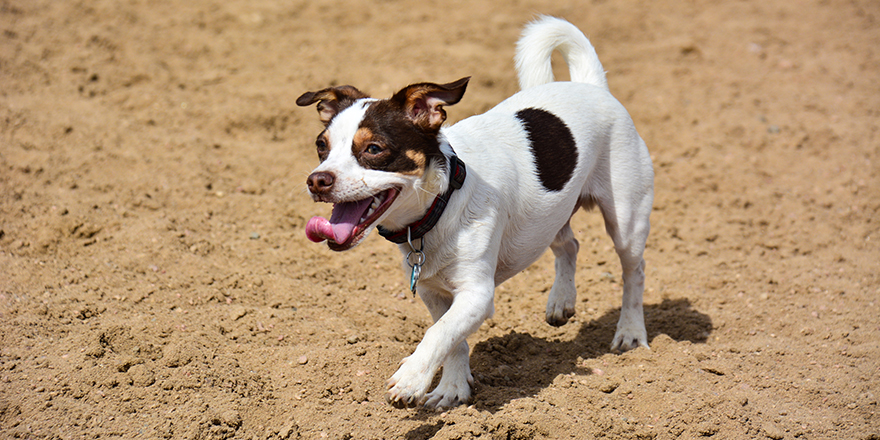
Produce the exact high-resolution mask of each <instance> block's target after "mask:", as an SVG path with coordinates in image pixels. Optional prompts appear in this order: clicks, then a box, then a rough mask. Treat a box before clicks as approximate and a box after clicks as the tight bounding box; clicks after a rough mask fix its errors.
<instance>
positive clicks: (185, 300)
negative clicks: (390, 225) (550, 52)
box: [0, 0, 880, 440]
mask: <svg viewBox="0 0 880 440" xmlns="http://www.w3.org/2000/svg"><path fill="white" fill-rule="evenodd" d="M502 3H503V2H493V1H489V0H466V1H459V0H452V1H448V2H429V3H425V4H422V3H414V2H404V1H400V0H384V1H376V2H367V1H365V0H348V1H341V0H335V1H330V0H328V1H285V2H272V1H262V2H261V1H245V0H229V1H220V0H191V1H145V0H121V1H110V0H96V1H92V0H89V1H52V0H0V31H2V35H0V438H26V439H40V438H51V439H56V438H57V439H74V438H89V439H91V438H175V439H177V438H184V439H226V438H235V439H294V438H302V439H320V438H329V439H391V438H403V439H410V440H412V439H469V438H492V439H531V438H535V439H561V438H577V439H591V438H614V439H617V438H623V439H635V438H638V439H645V438H648V439H650V438H656V439H673V438H699V437H709V438H718V439H760V438H770V439H795V438H803V439H860V440H868V439H874V440H876V439H878V438H880V416H878V415H877V414H876V412H877V410H878V404H877V401H878V397H880V318H878V317H880V128H878V127H880V124H878V121H880V5H878V3H877V2H876V1H873V0H853V1H844V0H805V1H790V0H742V1H731V2H713V1H704V0H691V1H675V0H661V1H655V2H642V1H638V0H595V1H592V2H586V1H569V0H552V1H551V0H523V1H515V2H508V3H510V4H508V5H504V4H502ZM539 13H544V14H552V15H557V16H561V17H564V18H566V19H568V20H569V21H571V22H572V23H574V24H576V25H577V26H578V27H580V28H581V29H583V30H584V31H585V33H586V34H587V35H588V36H589V37H590V38H591V40H592V42H593V43H594V45H595V46H596V48H597V51H598V53H599V56H600V58H601V59H602V61H603V63H604V66H605V68H606V70H607V71H608V80H609V83H610V87H611V90H612V92H613V93H614V95H615V96H616V97H617V98H618V99H619V100H620V101H621V102H623V104H624V105H625V106H626V107H627V108H628V109H629V111H630V113H631V114H632V116H633V119H634V120H635V122H636V126H637V128H638V129H639V131H640V133H641V134H642V137H643V138H644V139H645V141H646V142H647V144H648V146H649V149H650V150H651V152H652V156H653V159H654V166H655V169H656V173H657V175H656V202H655V207H654V212H653V214H652V226H653V228H652V231H651V237H650V239H649V242H648V250H647V254H646V260H647V262H648V281H647V283H646V284H647V290H646V293H645V312H646V324H647V327H648V336H649V341H650V343H651V349H650V350H647V349H643V348H640V349H636V350H634V351H631V352H627V353H624V354H615V353H610V352H609V349H608V347H609V345H610V342H611V337H612V335H613V332H614V326H615V323H616V319H617V316H618V314H619V305H620V289H621V286H620V281H619V280H620V268H619V263H618V262H617V259H616V256H615V254H614V252H613V249H612V246H611V241H610V239H609V238H608V237H607V236H606V235H605V233H604V229H603V226H602V223H601V218H600V216H599V215H598V214H597V213H595V212H594V213H582V214H578V215H577V216H575V219H574V222H573V227H574V229H575V235H576V237H577V238H578V240H580V242H581V253H580V270H579V272H578V275H577V285H578V289H579V291H580V295H579V299H578V305H577V307H578V308H577V314H576V316H575V317H574V319H573V321H572V322H570V323H569V324H568V325H566V326H564V327H561V328H554V327H551V326H549V325H547V324H546V323H545V322H544V319H543V317H544V307H545V301H546V294H547V292H548V290H549V288H550V284H551V282H552V276H553V262H552V256H551V255H549V254H548V255H545V256H544V257H542V259H540V260H539V261H538V262H537V263H536V264H534V265H533V266H532V267H530V268H529V269H527V270H526V271H525V272H524V273H522V274H521V275H519V276H517V277H515V278H514V279H512V280H510V281H508V282H507V283H506V284H504V285H502V286H500V287H499V288H498V289H497V293H496V314H495V317H494V318H493V319H491V320H490V321H488V322H487V323H486V324H484V325H483V326H482V327H481V328H480V329H479V331H478V332H477V333H476V334H474V335H473V336H472V337H471V338H470V339H469V341H470V344H471V347H472V367H473V371H474V376H475V377H476V382H477V383H476V390H475V398H474V400H473V402H472V405H470V406H461V407H458V408H454V409H450V410H447V411H442V412H435V411H427V410H401V409H395V408H392V407H391V406H389V405H387V404H385V402H384V398H383V396H384V391H385V385H384V384H385V380H386V379H387V378H388V377H389V376H390V375H391V374H392V373H393V372H394V370H395V369H396V366H397V363H398V361H399V360H400V359H401V358H403V357H404V356H406V355H407V354H409V353H410V352H411V351H412V350H413V349H414V348H415V346H416V344H417V343H418V341H419V340H420V338H421V336H422V335H423V333H424V331H425V330H426V329H427V328H428V327H429V325H430V323H431V319H430V316H429V315H428V312H427V310H426V309H425V308H424V306H423V305H422V304H421V303H420V302H419V301H418V300H415V299H413V298H412V296H411V295H408V294H406V292H405V290H406V287H408V286H404V276H403V274H402V273H401V272H400V270H399V261H400V254H399V253H398V251H397V249H396V248H395V246H393V245H391V244H389V243H387V242H385V241H384V240H382V239H381V238H380V237H378V235H376V234H373V236H372V237H370V238H369V239H368V240H366V241H365V242H364V243H363V244H362V245H361V246H359V247H358V248H356V249H355V250H353V251H350V252H347V253H341V254H337V253H333V252H331V251H329V250H328V249H327V247H326V246H325V245H321V244H313V243H311V242H309V241H308V240H307V239H306V236H305V234H304V227H305V223H306V220H307V219H308V218H310V217H312V216H313V215H325V216H326V215H327V214H328V213H329V206H328V205H323V204H314V203H313V202H312V201H311V200H310V198H309V197H308V195H307V193H306V191H305V177H306V176H307V175H308V173H309V171H310V170H311V168H313V167H314V166H315V165H316V164H317V157H316V154H315V152H314V138H315V136H316V135H317V133H318V132H319V131H320V123H319V122H318V120H317V115H316V114H315V110H314V108H299V107H297V106H296V105H295V104H294V100H295V99H296V97H298V96H299V95H300V94H301V93H302V92H304V91H307V90H316V89H318V88H323V87H326V86H329V85H334V84H353V85H356V86H357V87H359V88H361V89H362V90H365V91H367V92H369V93H371V94H373V96H377V97H387V96H390V95H391V94H392V93H393V92H394V91H396V90H397V89H399V88H401V87H403V86H405V85H407V84H410V83H414V82H421V81H434V82H448V81H452V80H455V79H458V78H460V77H463V76H468V75H471V76H473V80H472V81H471V85H470V87H468V92H467V94H466V95H465V97H464V100H463V101H462V102H461V103H460V104H458V105H456V106H455V107H450V108H449V109H448V111H449V115H450V118H451V119H452V120H453V121H454V120H459V119H463V118H465V117H467V116H470V115H473V114H476V113H480V112H483V111H485V110H487V109H489V108H490V107H492V106H493V105H494V104H496V103H498V102H499V101H501V100H502V99H504V98H505V97H507V96H509V95H511V94H513V93H514V92H516V90H517V84H516V78H515V73H514V70H513V61H512V57H513V50H514V43H515V41H516V40H517V37H518V34H519V32H520V30H521V27H522V25H523V24H524V23H525V22H527V21H528V20H530V19H531V18H533V17H534V16H535V15H536V14H539ZM561 76H563V77H564V75H561Z"/></svg>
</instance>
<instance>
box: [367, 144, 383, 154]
mask: <svg viewBox="0 0 880 440" xmlns="http://www.w3.org/2000/svg"><path fill="white" fill-rule="evenodd" d="M365 151H366V152H367V153H368V154H372V155H374V156H375V155H377V154H379V153H381V152H382V151H383V150H382V147H380V146H379V145H378V144H370V145H367V149H366V150H365Z"/></svg>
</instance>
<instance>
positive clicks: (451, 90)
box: [391, 77, 471, 131]
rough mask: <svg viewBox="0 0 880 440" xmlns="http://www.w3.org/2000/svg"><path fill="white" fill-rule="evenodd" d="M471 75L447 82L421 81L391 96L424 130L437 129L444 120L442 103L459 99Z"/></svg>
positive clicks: (449, 103) (446, 103) (451, 102)
mask: <svg viewBox="0 0 880 440" xmlns="http://www.w3.org/2000/svg"><path fill="white" fill-rule="evenodd" d="M470 79H471V77H466V78H462V79H460V80H458V81H454V82H451V83H449V84H434V83H421V84H413V85H411V86H407V87H406V88H404V89H403V90H401V91H399V92H397V93H396V94H394V96H393V97H391V100H392V101H396V102H398V103H399V104H401V105H402V106H403V109H404V111H405V112H406V116H407V117H408V118H409V119H410V120H411V121H413V123H414V124H415V125H417V126H419V127H421V128H422V129H423V130H425V131H437V130H439V129H440V126H441V125H443V121H445V120H446V111H445V110H443V106H444V105H453V104H455V103H457V102H458V101H460V100H461V97H462V96H464V91H465V89H467V85H468V81H470Z"/></svg>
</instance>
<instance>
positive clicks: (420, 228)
mask: <svg viewBox="0 0 880 440" xmlns="http://www.w3.org/2000/svg"><path fill="white" fill-rule="evenodd" d="M447 161H448V163H449V185H448V186H447V188H446V191H445V192H443V193H442V194H438V195H437V196H436V197H434V202H433V203H431V206H429V207H428V210H427V211H426V212H425V215H423V216H422V218H420V219H418V220H416V221H414V222H412V223H410V224H409V225H407V226H404V227H403V228H402V229H398V230H395V231H392V230H389V229H386V228H384V227H382V226H378V227H377V228H376V229H377V230H378V231H379V235H381V236H383V237H385V239H386V240H388V241H390V242H392V243H397V244H403V243H406V242H407V241H411V240H418V239H420V238H422V237H423V236H424V235H425V234H427V233H428V231H430V230H431V229H433V228H434V226H436V225H437V222H438V221H440V216H442V215H443V211H444V210H445V209H446V205H447V204H448V203H449V198H450V197H452V193H453V192H454V191H455V190H457V189H459V188H461V186H462V185H463V184H464V179H465V177H466V176H467V168H466V167H465V164H464V162H462V160H461V159H459V158H458V156H456V155H455V154H454V153H453V154H452V155H450V156H449V157H447Z"/></svg>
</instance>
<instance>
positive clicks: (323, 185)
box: [306, 171, 336, 194]
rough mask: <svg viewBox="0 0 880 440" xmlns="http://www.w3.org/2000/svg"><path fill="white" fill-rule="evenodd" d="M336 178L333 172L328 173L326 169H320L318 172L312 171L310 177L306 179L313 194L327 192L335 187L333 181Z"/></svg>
mask: <svg viewBox="0 0 880 440" xmlns="http://www.w3.org/2000/svg"><path fill="white" fill-rule="evenodd" d="M335 179H336V177H335V176H333V174H332V173H328V172H326V171H319V172H317V173H312V175H311V176H309V178H308V179H306V184H307V185H308V186H309V191H310V192H311V193H312V194H325V193H327V192H328V191H330V189H331V188H333V181H334V180H335Z"/></svg>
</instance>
